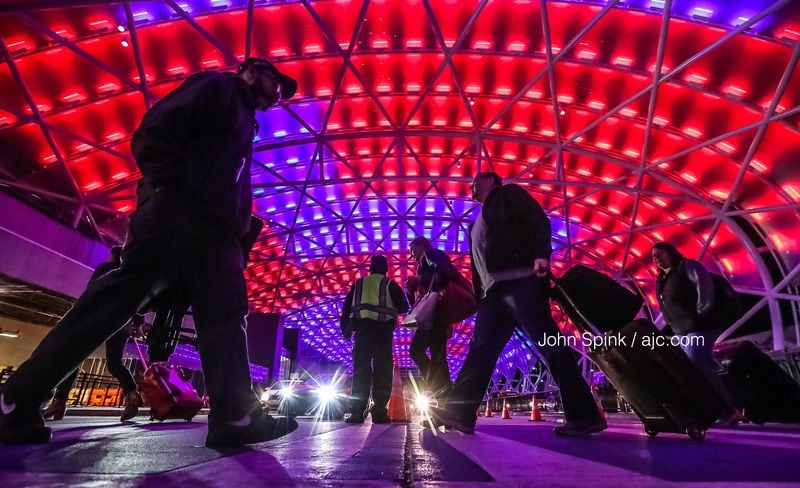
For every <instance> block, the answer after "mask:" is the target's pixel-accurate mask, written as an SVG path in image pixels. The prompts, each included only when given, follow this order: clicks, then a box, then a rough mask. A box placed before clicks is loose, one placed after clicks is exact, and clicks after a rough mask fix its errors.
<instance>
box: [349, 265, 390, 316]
mask: <svg viewBox="0 0 800 488" xmlns="http://www.w3.org/2000/svg"><path fill="white" fill-rule="evenodd" d="M390 283H391V280H390V279H389V278H387V277H386V276H384V275H381V274H371V275H369V276H367V277H366V278H359V279H358V281H356V286H355V292H354V293H353V303H352V308H351V309H350V310H351V312H350V316H351V317H352V318H354V319H372V320H377V321H379V322H386V321H387V320H390V319H394V318H396V317H397V309H396V308H395V307H394V304H393V303H392V297H391V296H390V295H389V284H390Z"/></svg>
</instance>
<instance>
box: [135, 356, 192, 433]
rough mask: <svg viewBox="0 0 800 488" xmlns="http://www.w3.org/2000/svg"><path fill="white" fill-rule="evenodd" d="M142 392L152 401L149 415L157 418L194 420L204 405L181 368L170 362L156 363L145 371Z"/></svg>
mask: <svg viewBox="0 0 800 488" xmlns="http://www.w3.org/2000/svg"><path fill="white" fill-rule="evenodd" d="M141 387H142V394H143V395H144V397H145V400H146V401H147V403H149V404H150V418H151V419H155V420H159V421H161V420H166V419H184V420H186V421H187V422H188V421H190V420H192V419H193V418H194V416H195V415H197V412H199V411H200V409H201V408H203V400H202V399H201V398H200V397H199V396H198V395H197V392H196V391H195V389H194V387H193V386H192V385H191V383H189V382H188V381H186V380H185V379H183V378H181V376H180V373H179V372H178V368H176V367H175V366H171V365H169V364H167V363H153V364H152V365H150V367H149V368H147V370H146V371H145V372H144V377H143V378H142V384H141Z"/></svg>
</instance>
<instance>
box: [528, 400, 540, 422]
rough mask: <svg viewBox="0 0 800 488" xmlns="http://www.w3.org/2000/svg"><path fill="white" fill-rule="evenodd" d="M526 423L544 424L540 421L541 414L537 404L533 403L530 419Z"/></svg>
mask: <svg viewBox="0 0 800 488" xmlns="http://www.w3.org/2000/svg"><path fill="white" fill-rule="evenodd" d="M528 422H544V420H542V412H541V411H540V410H539V404H538V403H536V402H533V410H531V419H530V420H529V421H528Z"/></svg>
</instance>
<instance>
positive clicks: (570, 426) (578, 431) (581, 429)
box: [553, 419, 608, 436]
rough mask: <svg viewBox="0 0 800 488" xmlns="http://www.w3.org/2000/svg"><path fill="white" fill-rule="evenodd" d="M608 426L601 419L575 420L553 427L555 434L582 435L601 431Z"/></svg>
mask: <svg viewBox="0 0 800 488" xmlns="http://www.w3.org/2000/svg"><path fill="white" fill-rule="evenodd" d="M607 428H608V424H607V423H606V421H605V420H603V419H591V420H576V421H573V422H566V423H565V424H564V425H558V426H556V427H554V428H553V432H555V433H556V435H566V436H582V435H589V434H595V433H597V432H602V431H604V430H606V429H607Z"/></svg>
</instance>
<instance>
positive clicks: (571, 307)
mask: <svg viewBox="0 0 800 488" xmlns="http://www.w3.org/2000/svg"><path fill="white" fill-rule="evenodd" d="M547 276H548V278H549V279H550V281H552V282H553V298H554V299H555V301H556V302H557V303H558V304H559V305H561V307H562V308H563V309H564V311H565V312H566V313H567V316H568V317H569V318H571V319H572V321H573V322H580V323H578V324H576V325H577V326H578V327H580V328H581V329H583V330H584V331H587V332H591V333H592V335H595V336H602V335H603V333H602V332H601V331H600V329H598V328H597V326H596V325H594V323H592V321H591V320H589V318H588V317H586V315H584V314H583V312H581V309H580V307H579V306H577V305H576V304H575V301H574V300H572V298H571V297H570V296H569V293H567V291H566V290H565V289H564V287H563V286H561V281H560V280H559V279H558V278H556V277H555V276H554V275H553V273H552V272H548V273H547Z"/></svg>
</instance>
